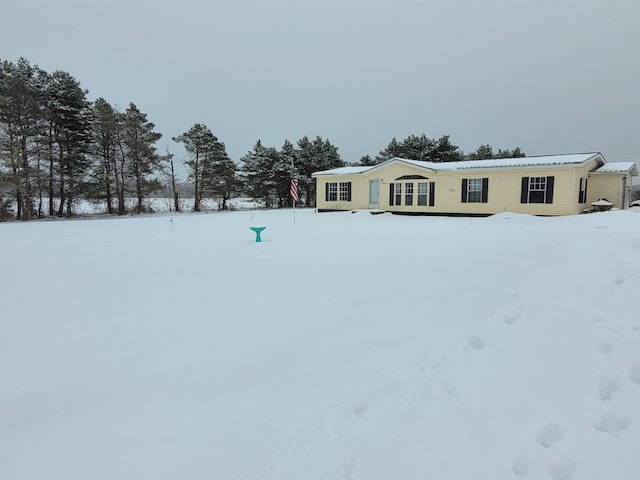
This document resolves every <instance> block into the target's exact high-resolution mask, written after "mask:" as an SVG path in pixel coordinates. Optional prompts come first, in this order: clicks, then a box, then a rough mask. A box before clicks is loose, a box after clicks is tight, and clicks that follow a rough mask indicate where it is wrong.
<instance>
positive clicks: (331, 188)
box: [325, 182, 338, 202]
mask: <svg viewBox="0 0 640 480" xmlns="http://www.w3.org/2000/svg"><path fill="white" fill-rule="evenodd" d="M325 200H326V201H327V202H336V201H337V200H338V184H337V183H336V182H330V183H327V184H326V186H325Z"/></svg>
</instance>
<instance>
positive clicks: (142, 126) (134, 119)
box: [123, 103, 162, 213]
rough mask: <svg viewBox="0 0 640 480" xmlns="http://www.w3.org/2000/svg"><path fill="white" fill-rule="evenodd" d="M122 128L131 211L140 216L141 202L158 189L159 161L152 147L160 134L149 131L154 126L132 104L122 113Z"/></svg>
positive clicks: (143, 208) (145, 115)
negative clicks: (132, 195)
mask: <svg viewBox="0 0 640 480" xmlns="http://www.w3.org/2000/svg"><path fill="white" fill-rule="evenodd" d="M123 126H124V128H123V144H124V146H125V147H126V153H125V157H124V158H125V159H126V167H127V174H128V175H130V176H131V178H132V180H133V184H134V188H135V195H136V199H137V204H136V207H135V210H136V212H137V213H141V212H143V211H145V206H144V200H145V198H146V197H147V196H148V195H150V194H151V193H153V192H155V191H157V190H159V189H160V188H161V185H160V182H159V181H158V179H157V178H155V177H154V175H156V174H158V173H160V170H161V164H160V163H161V158H160V156H159V155H158V154H157V152H156V147H155V143H156V142H157V141H158V140H160V138H161V137H162V134H161V133H157V132H154V131H153V129H154V128H155V125H154V124H153V123H152V122H150V121H148V120H147V114H146V113H142V112H141V111H140V110H139V109H138V107H136V106H135V105H134V104H133V103H130V104H129V107H128V108H127V110H126V111H125V113H124V124H123Z"/></svg>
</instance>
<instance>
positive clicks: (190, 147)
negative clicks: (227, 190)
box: [173, 123, 224, 212]
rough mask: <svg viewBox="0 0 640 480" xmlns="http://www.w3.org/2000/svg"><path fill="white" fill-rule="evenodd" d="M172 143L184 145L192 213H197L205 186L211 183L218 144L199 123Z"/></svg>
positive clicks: (213, 136)
mask: <svg viewBox="0 0 640 480" xmlns="http://www.w3.org/2000/svg"><path fill="white" fill-rule="evenodd" d="M173 141H174V142H178V143H182V144H184V148H185V150H186V151H187V153H188V154H189V159H188V160H187V161H186V162H185V165H186V166H187V168H188V169H189V179H190V180H191V181H193V184H194V192H195V200H194V204H193V211H194V212H199V211H200V204H201V202H202V198H203V195H204V192H205V187H206V184H207V183H212V182H211V179H210V176H211V175H212V174H213V165H212V162H214V161H215V158H214V157H216V156H217V155H219V153H220V152H219V151H218V152H216V149H218V150H219V149H220V148H219V144H220V142H219V141H218V139H217V138H216V136H215V135H214V134H213V133H211V130H209V128H208V127H206V126H205V125H202V124H201V123H196V124H195V125H193V126H192V127H191V128H190V129H189V130H188V131H186V132H184V133H182V134H180V135H178V136H177V137H173ZM222 150H224V146H223V147H222Z"/></svg>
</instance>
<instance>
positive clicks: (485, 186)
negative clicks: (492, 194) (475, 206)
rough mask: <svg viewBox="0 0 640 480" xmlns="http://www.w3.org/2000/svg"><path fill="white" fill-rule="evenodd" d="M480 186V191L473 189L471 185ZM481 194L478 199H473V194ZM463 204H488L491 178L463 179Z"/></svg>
mask: <svg viewBox="0 0 640 480" xmlns="http://www.w3.org/2000/svg"><path fill="white" fill-rule="evenodd" d="M472 181H473V183H475V184H476V185H477V184H478V183H479V184H480V189H473V190H472V189H471V184H472ZM477 192H479V195H478V198H472V197H471V195H470V194H471V193H474V194H475V193H477ZM460 201H461V202H462V203H488V202H489V177H483V178H477V177H476V178H463V179H462V188H461V198H460Z"/></svg>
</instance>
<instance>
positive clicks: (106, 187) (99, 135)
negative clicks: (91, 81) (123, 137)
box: [92, 97, 122, 214]
mask: <svg viewBox="0 0 640 480" xmlns="http://www.w3.org/2000/svg"><path fill="white" fill-rule="evenodd" d="M120 117H121V116H120V114H119V112H118V111H117V110H116V109H114V108H113V107H112V106H111V105H110V104H109V102H107V101H106V100H105V99H104V98H102V97H101V98H98V99H97V100H96V101H95V103H94V105H93V115H92V120H93V124H92V127H93V128H92V135H93V154H94V155H95V157H96V159H97V161H96V162H95V165H94V172H93V177H94V184H95V188H94V192H93V193H94V195H93V197H94V198H97V199H104V200H106V202H107V212H108V213H110V214H112V213H115V211H116V210H115V206H114V203H115V198H114V197H115V196H116V195H117V191H118V185H117V180H118V175H117V174H116V173H117V161H116V153H117V148H118V141H117V139H118V131H119V130H120V129H121V128H122V123H121V121H120Z"/></svg>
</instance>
